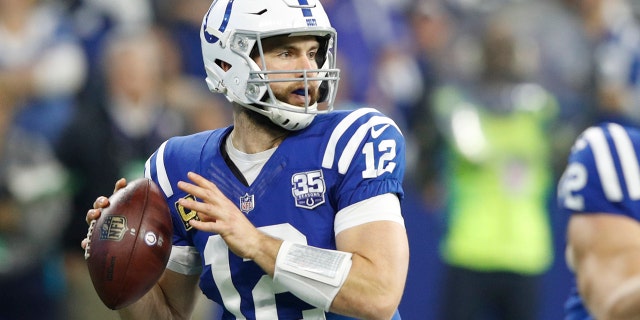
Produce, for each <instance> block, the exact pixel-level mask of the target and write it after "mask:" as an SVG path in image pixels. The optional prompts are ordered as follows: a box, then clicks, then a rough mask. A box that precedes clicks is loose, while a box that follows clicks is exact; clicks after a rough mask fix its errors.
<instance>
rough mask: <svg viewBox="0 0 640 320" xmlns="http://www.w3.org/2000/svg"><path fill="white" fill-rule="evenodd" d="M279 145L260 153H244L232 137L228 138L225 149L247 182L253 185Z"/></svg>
mask: <svg viewBox="0 0 640 320" xmlns="http://www.w3.org/2000/svg"><path fill="white" fill-rule="evenodd" d="M277 148H278V147H273V148H271V149H269V150H265V151H262V152H258V153H244V152H242V151H240V150H238V149H236V147H235V146H234V145H233V142H232V141H231V137H228V138H227V142H226V143H225V149H226V150H227V154H228V155H229V159H231V161H232V162H233V164H235V165H236V167H237V168H238V170H240V172H241V173H242V175H243V176H244V178H245V179H246V180H247V183H248V184H249V185H251V184H252V183H253V182H254V181H255V180H256V177H257V176H258V174H259V173H260V171H261V170H262V167H264V164H265V163H267V160H269V158H271V155H273V153H274V152H276V149H277Z"/></svg>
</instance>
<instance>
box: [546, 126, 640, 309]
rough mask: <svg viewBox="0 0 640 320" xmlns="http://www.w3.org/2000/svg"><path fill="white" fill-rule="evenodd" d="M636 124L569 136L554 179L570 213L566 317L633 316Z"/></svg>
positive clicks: (637, 262) (638, 209) (638, 263)
mask: <svg viewBox="0 0 640 320" xmlns="http://www.w3.org/2000/svg"><path fill="white" fill-rule="evenodd" d="M639 155H640V129H639V128H637V127H628V126H623V125H620V124H617V123H613V122H609V123H604V124H602V125H600V126H597V127H591V128H589V129H587V130H586V131H585V132H584V133H583V134H582V135H581V136H580V137H579V138H578V139H577V141H576V142H575V144H574V146H573V149H572V152H571V155H570V157H569V161H568V165H567V168H566V170H565V172H564V174H563V176H562V178H561V179H560V182H559V186H558V203H559V206H560V208H561V209H564V210H568V211H569V212H570V213H571V216H570V220H569V225H568V230H567V248H566V260H567V265H568V266H569V267H570V269H572V270H573V272H574V273H575V278H576V281H575V287H574V288H573V289H572V291H571V295H570V297H569V299H568V301H567V302H566V304H565V309H566V318H565V319H566V320H587V319H607V320H614V319H640V223H639V222H640V165H639V162H640V158H639V157H638V156H639Z"/></svg>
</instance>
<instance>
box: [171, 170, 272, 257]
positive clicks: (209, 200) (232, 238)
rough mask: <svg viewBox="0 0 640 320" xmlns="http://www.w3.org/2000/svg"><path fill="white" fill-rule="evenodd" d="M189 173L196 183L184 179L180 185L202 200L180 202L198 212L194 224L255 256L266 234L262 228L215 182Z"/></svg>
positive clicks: (243, 253) (243, 254)
mask: <svg viewBox="0 0 640 320" xmlns="http://www.w3.org/2000/svg"><path fill="white" fill-rule="evenodd" d="M187 176H188V177H189V179H190V180H191V181H192V182H193V183H189V182H185V181H180V182H178V187H179V188H180V189H181V190H182V191H184V192H186V193H188V194H191V195H193V196H194V197H196V198H197V199H199V200H200V201H194V200H191V199H187V198H182V199H180V200H179V201H178V204H179V205H181V206H184V207H185V208H187V209H190V210H194V211H196V212H198V217H199V218H200V221H197V220H190V221H189V223H190V224H191V226H193V227H194V228H196V229H198V230H201V231H206V232H212V233H217V234H218V235H220V236H221V237H222V238H223V239H224V241H225V242H226V243H227V246H229V249H231V251H232V252H233V253H235V254H236V255H238V256H240V257H242V258H246V259H254V257H255V256H256V254H258V253H259V251H260V249H259V248H260V243H261V241H262V239H264V237H265V236H266V235H265V234H263V233H262V232H260V231H258V229H256V228H255V227H254V226H253V224H251V222H250V221H249V220H248V219H247V218H246V217H245V215H244V213H242V212H241V211H240V210H239V209H238V207H236V205H235V204H234V203H233V202H231V200H229V199H228V198H227V197H226V196H225V195H224V194H223V193H222V192H221V191H220V189H218V187H217V186H216V185H215V184H214V183H213V182H211V181H209V180H207V179H205V178H203V177H202V176H201V175H199V174H197V173H193V172H189V173H188V174H187Z"/></svg>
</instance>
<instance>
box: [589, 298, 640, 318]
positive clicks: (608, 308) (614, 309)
mask: <svg viewBox="0 0 640 320" xmlns="http://www.w3.org/2000/svg"><path fill="white" fill-rule="evenodd" d="M632 300H634V299H630V298H629V297H628V296H623V297H620V296H616V295H612V296H611V297H610V298H609V299H608V300H607V301H606V303H604V306H603V308H602V309H601V310H600V311H601V312H600V313H601V316H600V317H598V319H602V320H622V319H632V318H635V316H637V312H638V308H637V306H636V304H637V303H636V301H632Z"/></svg>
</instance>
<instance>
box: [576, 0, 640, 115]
mask: <svg viewBox="0 0 640 320" xmlns="http://www.w3.org/2000/svg"><path fill="white" fill-rule="evenodd" d="M565 1H566V2H567V3H568V4H569V5H570V6H571V7H572V8H574V9H575V10H576V12H577V13H578V14H579V16H580V18H581V21H582V26H583V28H584V32H585V34H586V35H587V37H588V39H589V41H590V45H591V48H590V50H589V51H588V52H591V53H592V54H593V56H592V59H593V64H594V66H595V86H596V90H595V92H596V99H595V100H596V101H597V102H598V107H599V113H600V117H601V120H614V121H618V122H622V123H629V122H632V123H635V124H636V125H637V124H638V123H640V112H638V110H640V25H639V24H638V20H637V17H636V16H634V14H633V11H632V10H631V9H632V7H631V5H630V3H629V2H628V1H626V0H606V1H605V0H590V1H576V0H565Z"/></svg>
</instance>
